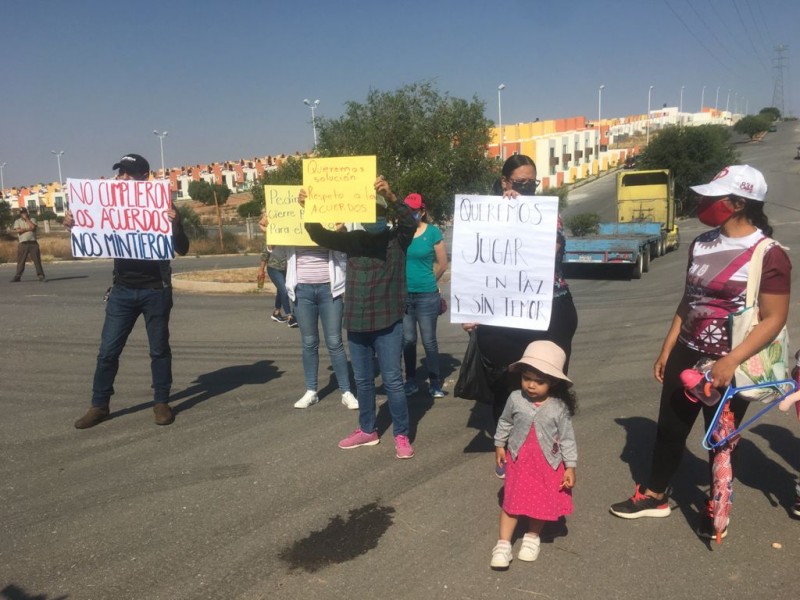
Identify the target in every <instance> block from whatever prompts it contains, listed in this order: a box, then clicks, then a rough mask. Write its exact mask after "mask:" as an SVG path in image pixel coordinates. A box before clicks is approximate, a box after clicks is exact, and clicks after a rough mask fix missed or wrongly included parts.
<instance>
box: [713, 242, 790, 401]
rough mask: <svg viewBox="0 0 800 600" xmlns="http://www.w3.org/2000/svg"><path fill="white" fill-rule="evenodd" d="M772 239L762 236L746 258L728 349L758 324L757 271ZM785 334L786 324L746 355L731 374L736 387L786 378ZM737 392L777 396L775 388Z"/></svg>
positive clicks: (756, 396) (751, 397)
mask: <svg viewBox="0 0 800 600" xmlns="http://www.w3.org/2000/svg"><path fill="white" fill-rule="evenodd" d="M777 243H778V242H776V241H775V240H773V239H770V238H765V239H763V240H761V241H760V242H759V243H758V246H756V249H755V251H754V252H753V256H752V258H751V259H750V268H749V269H748V273H747V295H746V297H745V303H744V308H743V309H742V310H740V311H739V312H736V313H733V314H731V315H729V317H728V324H729V327H730V329H731V348H735V347H736V346H738V345H739V344H741V343H742V341H743V340H744V339H745V338H746V337H747V336H748V335H749V333H750V332H751V331H752V330H753V328H755V326H756V325H758V322H759V321H758V290H759V287H760V286H761V272H762V268H763V264H764V254H765V252H766V251H767V248H769V247H770V246H772V245H773V244H777ZM788 364H789V333H788V331H787V330H786V325H784V326H783V329H781V331H780V332H779V333H778V335H777V336H776V337H775V339H774V340H772V341H771V342H770V343H769V344H767V345H766V346H765V347H764V348H762V349H761V350H759V351H758V352H757V353H756V354H754V355H753V356H751V357H750V358H748V359H747V360H746V361H744V362H743V363H742V364H740V365H739V366H738V367H736V371H735V373H734V381H735V383H736V387H744V386H748V385H757V384H764V383H769V382H770V381H781V380H783V379H787V378H788V377H789V367H788ZM739 395H740V396H742V397H744V398H746V399H747V400H750V401H755V402H771V401H772V400H775V399H776V398H778V397H779V396H780V395H781V390H780V389H779V388H777V387H764V388H758V389H752V390H746V391H744V392H739Z"/></svg>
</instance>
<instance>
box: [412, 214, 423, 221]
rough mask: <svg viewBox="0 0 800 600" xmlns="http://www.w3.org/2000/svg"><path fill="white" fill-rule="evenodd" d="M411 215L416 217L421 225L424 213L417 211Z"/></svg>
mask: <svg viewBox="0 0 800 600" xmlns="http://www.w3.org/2000/svg"><path fill="white" fill-rule="evenodd" d="M411 215H412V216H413V217H414V220H415V221H416V222H417V223H419V221H420V219H422V213H421V212H420V211H415V212H413V213H411Z"/></svg>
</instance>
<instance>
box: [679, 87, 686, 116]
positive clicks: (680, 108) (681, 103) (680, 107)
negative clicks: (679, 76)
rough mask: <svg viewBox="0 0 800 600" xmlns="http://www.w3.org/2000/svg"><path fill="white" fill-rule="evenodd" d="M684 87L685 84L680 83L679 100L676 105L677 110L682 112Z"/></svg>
mask: <svg viewBox="0 0 800 600" xmlns="http://www.w3.org/2000/svg"><path fill="white" fill-rule="evenodd" d="M685 87H686V86H685V85H682V86H681V101H680V104H679V105H678V112H679V113H682V112H683V89H684V88H685Z"/></svg>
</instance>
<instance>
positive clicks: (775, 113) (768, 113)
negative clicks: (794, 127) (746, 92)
mask: <svg viewBox="0 0 800 600" xmlns="http://www.w3.org/2000/svg"><path fill="white" fill-rule="evenodd" d="M758 114H759V115H764V116H765V117H768V118H769V120H770V121H779V120H780V118H781V111H779V110H778V109H777V108H775V107H774V106H765V107H764V108H762V109H761V110H760V111H759V112H758Z"/></svg>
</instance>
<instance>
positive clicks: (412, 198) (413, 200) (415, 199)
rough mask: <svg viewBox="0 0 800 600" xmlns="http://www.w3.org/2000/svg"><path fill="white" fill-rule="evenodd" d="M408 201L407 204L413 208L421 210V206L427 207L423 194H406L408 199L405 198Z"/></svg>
mask: <svg viewBox="0 0 800 600" xmlns="http://www.w3.org/2000/svg"><path fill="white" fill-rule="evenodd" d="M403 202H405V203H406V206H408V208H410V209H411V210H420V209H421V208H425V203H424V202H423V201H422V196H420V195H419V194H416V193H415V194H409V195H408V196H406V199H405V200H403Z"/></svg>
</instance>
